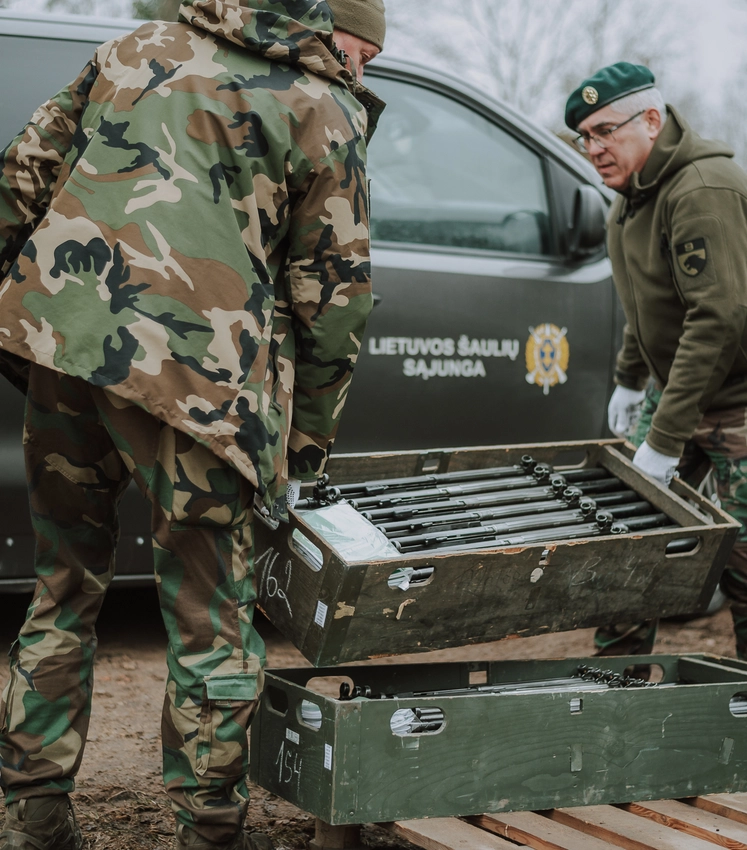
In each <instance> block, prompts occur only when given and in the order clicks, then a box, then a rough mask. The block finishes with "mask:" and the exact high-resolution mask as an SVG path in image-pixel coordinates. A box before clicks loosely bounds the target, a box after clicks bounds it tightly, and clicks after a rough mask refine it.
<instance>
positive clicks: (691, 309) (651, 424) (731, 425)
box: [565, 62, 747, 659]
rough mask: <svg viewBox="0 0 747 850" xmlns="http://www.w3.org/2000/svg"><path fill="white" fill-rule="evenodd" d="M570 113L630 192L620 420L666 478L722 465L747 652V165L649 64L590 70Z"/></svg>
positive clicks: (607, 644) (731, 578)
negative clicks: (693, 123) (660, 82)
mask: <svg viewBox="0 0 747 850" xmlns="http://www.w3.org/2000/svg"><path fill="white" fill-rule="evenodd" d="M565 118H566V123H567V125H568V126H569V127H570V128H571V129H573V130H574V131H576V132H578V133H579V136H578V139H577V142H578V144H579V147H580V148H581V149H582V150H583V151H585V152H586V153H587V154H588V156H589V159H590V160H591V162H592V164H593V166H594V167H595V168H596V170H597V172H598V173H599V175H600V176H601V178H602V180H603V181H604V183H605V184H606V185H607V186H608V187H609V188H611V189H614V190H615V191H616V192H617V193H618V196H617V198H616V199H615V202H614V204H613V205H612V209H611V210H610V214H609V217H608V221H607V242H608V248H609V255H610V259H611V261H612V272H613V276H614V280H615V286H616V288H617V291H618V294H619V296H620V300H621V302H622V305H623V309H624V311H625V316H626V320H627V323H626V326H625V329H624V332H623V345H622V348H621V350H620V352H619V353H618V356H617V364H616V369H615V383H616V384H617V386H616V388H615V391H614V393H613V395H612V398H611V400H610V403H609V408H608V420H609V426H610V429H611V430H612V431H613V432H614V433H616V434H618V435H620V436H628V437H629V438H631V439H632V440H633V441H634V442H635V443H636V445H638V446H639V448H638V451H637V452H636V454H635V457H634V459H633V462H634V463H635V464H636V466H638V467H639V468H640V469H641V470H642V471H643V472H644V473H646V474H647V475H650V476H651V477H652V478H655V479H656V480H658V481H659V482H661V483H663V484H669V482H670V481H671V479H672V476H673V474H674V473H675V470H677V469H679V473H680V474H681V475H682V476H683V477H686V478H688V479H689V480H693V481H694V480H697V479H698V478H700V479H702V477H703V476H704V474H705V472H706V471H707V469H708V468H713V470H714V472H715V478H716V482H717V487H718V495H719V498H720V500H721V504H722V506H723V507H724V509H725V510H727V511H728V512H729V513H730V514H731V515H732V516H733V517H734V518H736V519H738V520H739V521H740V522H742V523H743V525H742V530H741V532H740V534H739V537H738V540H737V543H736V545H735V547H734V550H733V552H732V554H731V556H730V558H729V561H728V564H727V567H726V569H725V571H724V574H723V577H722V580H721V586H722V589H723V590H724V592H725V593H726V595H727V596H728V597H729V598H730V600H731V603H732V615H733V618H734V627H735V631H736V638H737V654H738V656H739V657H740V658H742V659H746V658H747V533H746V532H745V526H744V522H745V520H747V415H746V414H747V174H745V172H744V171H743V170H742V169H741V168H740V167H739V166H738V165H737V164H736V163H735V162H734V160H733V158H732V157H733V152H732V151H731V150H730V149H729V148H728V147H727V146H726V145H725V144H723V143H722V142H716V141H709V140H707V139H702V138H701V137H700V136H698V135H697V134H696V133H694V132H693V131H692V130H691V129H690V127H689V126H688V124H687V123H686V122H685V120H684V119H683V118H682V116H681V115H680V114H679V112H677V110H676V109H674V108H673V107H672V106H669V105H665V104H664V100H663V98H662V96H661V93H660V92H659V90H658V89H657V88H656V87H655V83H654V75H653V74H652V73H651V71H650V70H649V69H648V68H646V67H644V66H642V65H632V64H630V63H628V62H618V63H617V64H615V65H610V66H608V67H606V68H602V70H600V71H598V72H597V73H596V74H594V76H592V77H590V78H589V79H587V80H584V81H583V82H582V83H581V85H580V86H579V87H578V88H577V89H576V90H575V91H574V92H573V94H572V95H571V96H570V97H569V98H568V102H567V104H566V113H565ZM649 382H650V383H649ZM647 384H649V389H648V391H646V389H645V388H646V386H647ZM639 415H640V419H638V417H639ZM636 419H638V422H637V425H636ZM654 636H655V627H650V626H649V625H648V624H644V625H643V626H641V625H640V624H636V625H629V626H626V625H625V624H620V626H617V627H610V628H609V629H603V630H600V631H599V632H598V634H597V645H598V646H599V648H600V649H601V651H602V652H603V653H604V652H609V653H612V652H615V653H618V652H619V653H624V652H628V651H642V652H645V651H648V650H649V649H650V648H651V646H652V645H653V640H654Z"/></svg>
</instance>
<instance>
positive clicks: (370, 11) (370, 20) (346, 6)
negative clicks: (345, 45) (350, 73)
mask: <svg viewBox="0 0 747 850" xmlns="http://www.w3.org/2000/svg"><path fill="white" fill-rule="evenodd" d="M327 5H328V6H329V8H330V9H331V10H332V15H333V16H334V26H335V27H337V29H341V30H344V31H345V32H349V33H352V35H357V36H358V38H362V39H363V40H364V41H369V42H370V43H371V44H375V45H376V46H377V47H378V48H379V50H383V49H384V37H385V36H386V17H385V10H384V0H327Z"/></svg>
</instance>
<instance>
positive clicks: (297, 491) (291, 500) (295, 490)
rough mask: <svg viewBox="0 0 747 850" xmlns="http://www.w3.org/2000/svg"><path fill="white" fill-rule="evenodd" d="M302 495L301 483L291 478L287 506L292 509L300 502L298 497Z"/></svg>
mask: <svg viewBox="0 0 747 850" xmlns="http://www.w3.org/2000/svg"><path fill="white" fill-rule="evenodd" d="M300 495H301V482H300V481H299V480H298V478H289V479H288V486H287V487H286V490H285V504H286V505H287V506H288V507H289V508H292V507H293V505H295V504H296V502H297V501H298V497H299V496H300Z"/></svg>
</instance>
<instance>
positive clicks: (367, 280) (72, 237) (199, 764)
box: [0, 0, 386, 850]
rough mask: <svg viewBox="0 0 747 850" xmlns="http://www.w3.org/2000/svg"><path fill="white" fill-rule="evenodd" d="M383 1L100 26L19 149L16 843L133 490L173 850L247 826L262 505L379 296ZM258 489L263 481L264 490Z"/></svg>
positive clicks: (46, 793) (26, 843)
mask: <svg viewBox="0 0 747 850" xmlns="http://www.w3.org/2000/svg"><path fill="white" fill-rule="evenodd" d="M385 27H386V24H385V18H384V6H383V4H382V2H381V0H182V3H181V7H180V12H179V20H178V22H163V21H149V22H148V23H145V24H143V25H142V26H141V27H140V28H138V29H137V30H136V31H135V32H134V33H128V34H125V35H123V36H121V37H120V38H117V39H114V40H113V41H111V42H108V43H107V44H104V45H101V46H100V47H98V48H97V49H96V51H95V52H94V55H93V57H92V58H91V60H90V62H89V63H88V64H87V65H86V67H85V68H84V69H83V71H82V72H81V74H80V75H79V77H78V78H77V79H76V80H75V81H74V82H73V83H72V84H71V85H70V86H68V87H67V88H65V89H63V90H62V91H61V92H60V93H59V94H58V95H56V96H55V97H53V98H51V99H50V100H49V101H48V102H47V103H46V104H44V105H43V106H42V107H41V108H40V109H39V110H37V112H36V113H34V115H33V116H32V117H31V120H30V122H29V123H28V125H27V126H26V127H25V128H24V129H23V130H22V131H21V132H20V134H19V135H18V136H17V137H16V138H15V139H14V140H13V141H12V142H11V144H10V145H9V146H8V148H6V150H5V151H4V152H2V153H0V284H1V285H0V301H2V307H0V314H2V329H1V331H0V371H2V372H3V373H4V374H5V375H6V376H7V377H9V378H10V379H11V380H13V382H14V383H15V384H16V385H17V386H18V387H19V388H20V389H21V390H22V391H23V392H24V393H25V395H26V398H27V403H26V419H25V429H24V452H25V459H26V468H27V473H28V482H29V498H30V502H31V513H32V526H33V529H34V535H35V538H36V556H35V568H36V573H37V576H38V582H37V585H36V590H35V594H34V599H33V601H32V603H31V606H30V607H29V610H28V612H27V617H26V622H25V623H24V625H23V628H22V630H21V634H20V635H19V638H18V640H17V641H16V642H15V643H14V645H13V651H12V653H11V659H10V677H9V680H8V684H7V687H6V689H5V692H4V694H3V699H2V702H1V703H0V785H1V786H2V789H3V792H4V794H5V804H6V806H5V807H6V818H5V824H4V829H3V831H2V833H0V850H80V848H81V847H82V846H83V840H82V837H81V832H80V829H79V828H78V827H77V825H76V822H75V817H74V814H73V809H72V805H71V802H70V794H71V792H73V791H74V787H75V777H76V774H77V772H78V770H79V768H80V764H81V760H82V758H83V750H84V747H85V744H86V737H87V732H88V724H89V719H90V713H91V697H92V691H93V679H92V677H93V664H94V656H95V650H96V632H95V625H96V619H97V616H98V613H99V611H100V609H101V605H102V602H103V599H104V595H105V594H106V591H107V588H108V586H109V584H110V582H111V580H112V577H113V573H114V564H115V558H114V555H115V547H116V543H117V539H118V536H119V535H118V532H119V526H118V518H117V509H118V503H119V499H120V497H121V495H122V493H123V492H124V490H125V488H126V487H127V486H128V484H129V483H130V482H131V481H134V483H135V484H136V485H137V486H138V488H139V490H140V491H141V493H142V494H143V495H144V496H145V497H146V498H147V499H148V501H149V502H150V506H151V534H152V549H153V563H154V567H155V577H156V586H157V588H158V593H159V600H160V604H161V611H162V614H163V619H164V624H165V626H166V630H167V633H168V639H169V645H168V651H167V662H168V665H167V666H168V678H167V682H166V693H165V695H164V703H163V711H162V725H161V730H162V736H161V737H162V750H163V777H164V783H165V788H166V793H167V794H168V797H169V799H170V802H171V806H172V809H173V811H174V815H175V819H176V829H175V832H176V836H175V844H174V847H175V850H187V848H189V850H271V848H272V842H271V840H270V838H269V837H268V836H266V835H262V834H259V833H250V832H247V831H246V830H245V829H244V819H245V816H246V811H247V804H248V788H247V768H248V760H249V747H248V735H247V732H248V727H249V724H250V722H251V719H252V716H253V714H254V713H255V711H256V708H257V705H258V701H259V698H260V693H261V691H262V683H263V672H262V671H263V665H264V656H265V651H264V645H263V642H262V639H261V637H260V636H259V634H258V633H257V632H256V630H255V629H254V627H253V625H252V617H253V612H254V604H255V600H256V590H255V587H254V581H253V559H254V548H253V515H254V512H253V508H254V506H255V504H256V505H257V506H258V507H259V509H260V510H262V511H264V512H265V513H266V514H273V515H275V516H277V517H278V519H283V518H286V519H287V511H286V504H287V496H286V492H287V485H288V479H289V477H293V478H296V479H304V480H314V479H316V478H317V477H318V475H319V474H320V473H321V471H322V469H323V468H324V465H325V463H326V460H327V457H328V454H329V451H330V448H331V446H332V443H333V441H334V438H335V434H336V431H337V427H338V423H339V418H340V413H341V410H342V407H343V401H344V399H345V398H346V396H347V390H348V387H349V384H350V380H351V377H352V373H353V368H354V365H355V362H356V359H357V356H358V353H359V352H360V347H361V340H362V335H363V331H364V327H365V324H366V319H367V317H368V315H369V313H370V311H371V308H372V306H373V301H372V296H371V275H370V246H369V222H368V181H367V179H366V148H367V142H368V140H369V138H370V136H371V133H372V132H373V130H374V128H375V125H376V119H377V117H378V114H379V113H380V111H381V108H382V106H383V104H382V103H381V101H379V100H378V98H376V97H375V96H374V95H373V93H372V92H369V91H368V90H367V89H365V88H364V87H363V85H362V84H361V82H360V78H361V76H362V73H363V67H364V65H365V64H366V62H368V61H369V60H370V59H372V58H373V57H374V56H375V55H376V54H377V53H378V52H379V50H380V49H381V47H382V45H383V43H384V33H385ZM255 499H256V502H255Z"/></svg>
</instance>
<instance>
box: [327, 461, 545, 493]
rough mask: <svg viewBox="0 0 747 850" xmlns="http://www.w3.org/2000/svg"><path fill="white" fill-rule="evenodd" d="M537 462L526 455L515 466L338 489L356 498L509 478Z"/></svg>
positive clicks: (416, 476)
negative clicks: (388, 492)
mask: <svg viewBox="0 0 747 850" xmlns="http://www.w3.org/2000/svg"><path fill="white" fill-rule="evenodd" d="M535 466H536V462H535V461H534V459H533V458H531V457H530V456H529V455H524V457H523V458H522V459H521V463H518V464H514V465H513V466H494V467H491V468H488V469H460V470H457V471H455V472H437V473H426V474H424V475H412V476H409V477H406V478H383V479H380V480H378V481H361V482H356V483H353V484H338V485H337V489H338V490H339V491H340V493H341V494H342V495H343V496H346V497H350V498H355V496H354V495H353V494H354V493H364V494H365V495H367V496H376V495H378V494H380V493H384V492H385V491H387V490H397V489H407V488H409V487H415V488H422V487H424V486H425V485H426V484H434V485H437V484H449V483H456V482H460V481H479V480H481V479H485V478H508V477H511V476H514V475H526V474H527V473H531V472H532V470H533V469H534V467H535Z"/></svg>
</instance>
